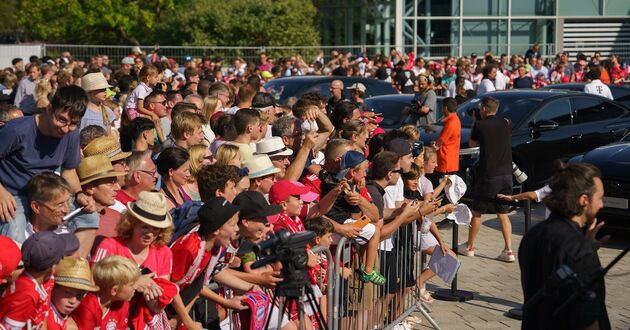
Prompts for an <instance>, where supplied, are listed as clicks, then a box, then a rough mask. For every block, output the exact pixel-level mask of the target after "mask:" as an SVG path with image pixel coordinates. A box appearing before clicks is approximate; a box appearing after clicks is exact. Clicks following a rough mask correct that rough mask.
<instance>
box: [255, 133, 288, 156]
mask: <svg viewBox="0 0 630 330" xmlns="http://www.w3.org/2000/svg"><path fill="white" fill-rule="evenodd" d="M261 154H265V155H267V156H269V157H273V156H291V155H293V150H291V149H289V148H287V147H286V146H285V145H284V142H282V138H281V137H279V136H272V137H269V138H266V139H263V140H261V141H260V142H258V143H256V152H255V153H254V155H261Z"/></svg>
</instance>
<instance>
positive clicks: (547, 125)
mask: <svg viewBox="0 0 630 330" xmlns="http://www.w3.org/2000/svg"><path fill="white" fill-rule="evenodd" d="M529 126H530V127H531V129H532V130H533V131H534V132H544V131H553V130H556V129H558V127H560V125H558V123H556V122H555V121H553V120H541V121H537V122H535V123H530V125H529Z"/></svg>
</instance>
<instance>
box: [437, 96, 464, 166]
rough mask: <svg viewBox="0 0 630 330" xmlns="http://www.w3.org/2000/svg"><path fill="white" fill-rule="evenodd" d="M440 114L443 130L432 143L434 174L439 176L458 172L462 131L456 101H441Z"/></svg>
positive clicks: (448, 99) (449, 99)
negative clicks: (434, 153)
mask: <svg viewBox="0 0 630 330" xmlns="http://www.w3.org/2000/svg"><path fill="white" fill-rule="evenodd" d="M442 113H443V114H444V119H443V121H444V128H443V129H442V132H440V136H439V137H438V139H437V141H434V142H433V147H435V149H437V151H438V165H437V168H436V172H438V173H439V174H440V175H441V176H443V175H446V174H454V173H456V172H457V171H459V146H460V140H461V130H462V124H461V122H460V121H459V117H458V116H457V101H455V99H454V98H452V97H447V98H445V99H444V100H443V101H442Z"/></svg>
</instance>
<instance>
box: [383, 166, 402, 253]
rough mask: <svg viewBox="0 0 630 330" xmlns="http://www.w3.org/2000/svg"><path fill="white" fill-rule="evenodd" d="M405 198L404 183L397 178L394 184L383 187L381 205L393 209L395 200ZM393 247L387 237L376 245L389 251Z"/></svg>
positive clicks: (390, 239) (398, 200)
mask: <svg viewBox="0 0 630 330" xmlns="http://www.w3.org/2000/svg"><path fill="white" fill-rule="evenodd" d="M404 200H405V184H404V183H403V180H402V178H398V182H396V185H395V186H387V187H385V195H383V207H384V208H386V209H395V208H396V202H402V201H404ZM393 248H394V243H393V242H392V238H391V237H390V238H387V239H384V240H383V241H381V243H380V244H379V245H378V249H379V250H381V251H391V250H392V249H393Z"/></svg>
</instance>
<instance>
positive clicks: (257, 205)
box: [234, 191, 282, 220]
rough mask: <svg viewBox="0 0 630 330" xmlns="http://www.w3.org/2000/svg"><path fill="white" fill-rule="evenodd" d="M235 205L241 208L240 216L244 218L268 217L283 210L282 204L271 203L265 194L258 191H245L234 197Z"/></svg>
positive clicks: (241, 218)
mask: <svg viewBox="0 0 630 330" xmlns="http://www.w3.org/2000/svg"><path fill="white" fill-rule="evenodd" d="M234 205H237V206H238V207H239V208H240V209H241V213H239V215H238V218H239V219H240V220H243V219H265V220H266V219H267V217H268V216H270V215H276V214H278V213H280V212H282V206H280V205H276V204H273V205H270V204H269V202H267V200H266V199H265V196H263V194H261V193H260V192H258V191H243V192H242V193H240V194H238V196H236V198H234Z"/></svg>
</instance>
